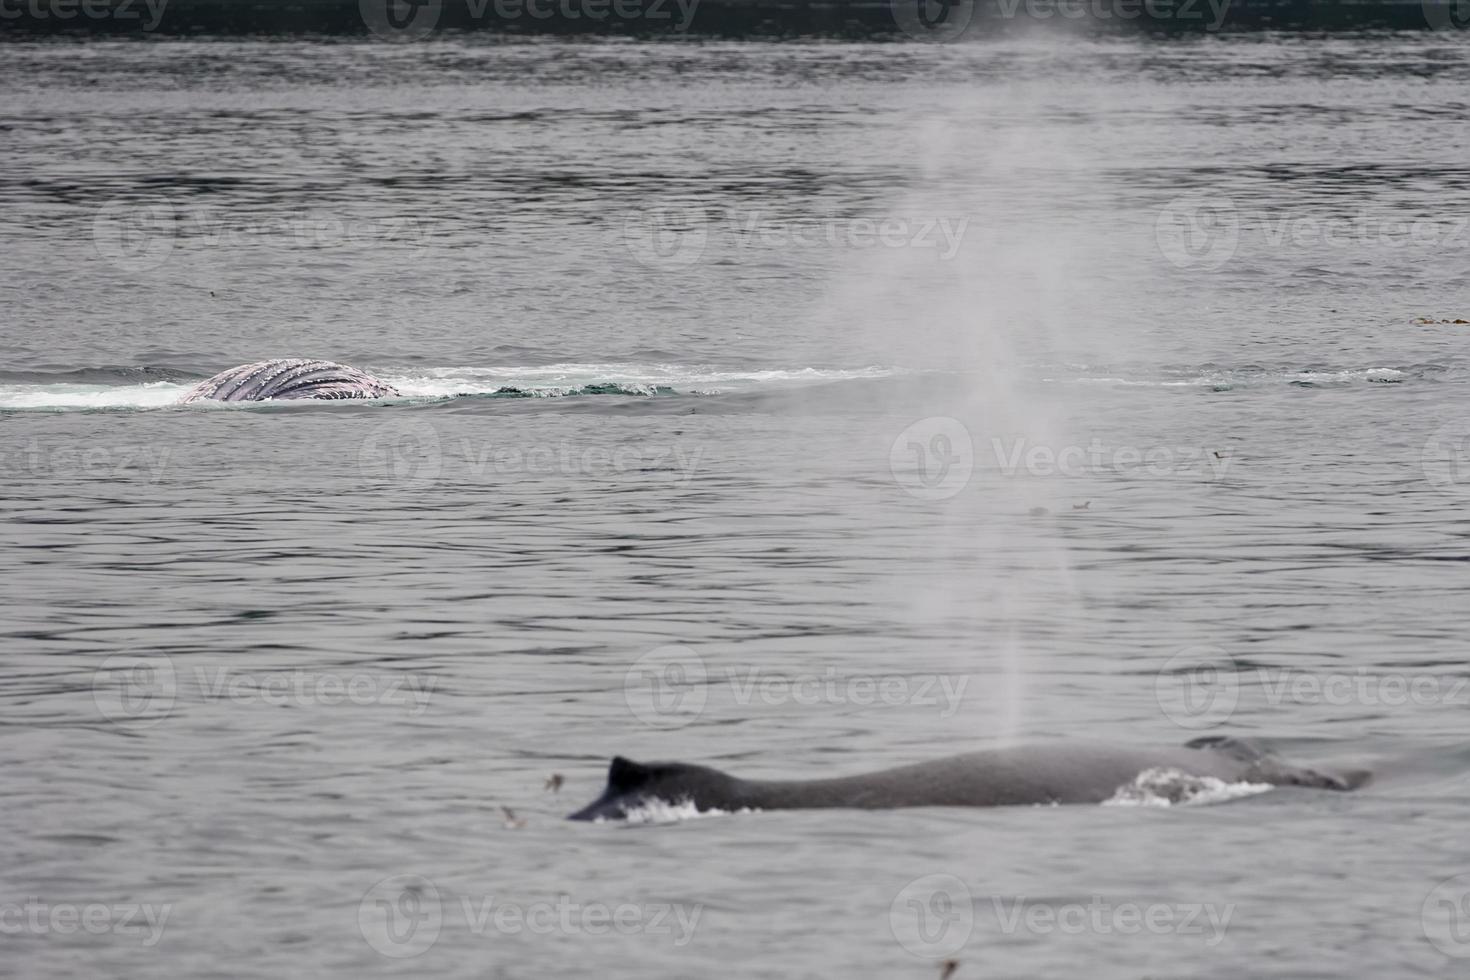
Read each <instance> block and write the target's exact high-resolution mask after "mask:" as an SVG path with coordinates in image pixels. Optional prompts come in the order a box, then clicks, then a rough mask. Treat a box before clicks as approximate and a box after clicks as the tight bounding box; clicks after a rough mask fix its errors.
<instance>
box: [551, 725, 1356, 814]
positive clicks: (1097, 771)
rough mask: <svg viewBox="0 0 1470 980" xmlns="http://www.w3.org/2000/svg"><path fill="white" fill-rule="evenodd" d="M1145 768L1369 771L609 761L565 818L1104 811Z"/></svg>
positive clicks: (1164, 760) (1313, 778)
mask: <svg viewBox="0 0 1470 980" xmlns="http://www.w3.org/2000/svg"><path fill="white" fill-rule="evenodd" d="M1150 769H1169V770H1177V771H1179V772H1181V773H1183V774H1185V775H1188V776H1195V777H1212V778H1215V779H1219V780H1221V781H1222V782H1225V783H1240V782H1248V783H1269V784H1271V785H1273V786H1307V787H1311V788H1314V789H1330V790H1344V791H1345V790H1351V789H1356V788H1357V787H1359V786H1361V785H1362V784H1363V783H1364V782H1366V781H1367V779H1368V773H1366V772H1361V771H1355V772H1346V773H1342V774H1336V773H1326V772H1318V771H1315V770H1312V769H1304V768H1301V767H1299V766H1293V765H1290V764H1288V763H1286V762H1285V761H1283V760H1282V759H1280V758H1278V757H1277V756H1276V755H1274V754H1273V753H1271V752H1269V751H1267V750H1266V749H1264V748H1262V747H1261V746H1259V745H1257V744H1256V743H1254V742H1249V741H1245V740H1242V739H1234V738H1223V737H1218V736H1211V737H1207V738H1200V739H1195V740H1194V741H1192V742H1190V743H1188V744H1187V745H1184V746H1182V747H1179V748H1170V749H1162V750H1150V749H1139V748H1129V747H1109V746H1103V745H1095V744H1090V743H1089V744H1085V745H1067V744H1052V745H1034V746H1020V747H1016V748H1005V749H989V750H985V751H981V752H969V753H966V754H964V755H955V756H950V757H949V758H946V759H938V760H936V761H934V762H921V763H918V764H917V765H911V766H900V767H898V768H896V769H884V770H882V771H880V772H873V773H866V774H863V775H858V776H841V777H837V778H833V779H810V780H750V779H740V778H738V777H736V776H731V775H730V774H728V773H724V772H721V771H720V770H718V769H710V768H708V767H705V766H696V765H689V764H687V763H682V762H656V763H638V762H632V761H630V760H628V759H624V758H623V757H621V756H618V757H617V758H614V759H613V760H612V764H611V765H610V766H609V767H608V773H607V788H606V790H605V791H604V792H603V794H602V796H601V797H599V798H598V799H597V800H595V801H594V802H593V803H591V804H590V805H588V806H587V807H584V808H583V809H581V810H578V811H577V812H576V813H573V814H571V815H570V816H569V819H571V820H597V819H606V820H621V819H625V818H626V817H627V816H628V814H629V812H630V811H633V810H637V809H640V808H642V807H645V806H648V805H649V804H652V803H660V802H661V803H666V804H670V805H676V806H677V805H688V804H692V805H693V806H694V807H695V809H697V810H701V811H703V810H723V811H730V812H733V811H737V810H746V809H750V810H795V809H811V808H827V807H852V808H858V809H869V810H876V809H888V808H894V807H910V806H1018V805H1026V804H1032V805H1035V804H1057V803H1102V802H1103V801H1105V800H1107V799H1109V798H1111V797H1112V796H1113V795H1114V794H1115V793H1117V791H1118V790H1119V789H1121V788H1123V787H1124V786H1125V785H1127V784H1129V783H1131V782H1132V781H1133V780H1134V779H1135V778H1137V777H1138V776H1139V775H1140V774H1142V773H1144V772H1146V771H1147V770H1150Z"/></svg>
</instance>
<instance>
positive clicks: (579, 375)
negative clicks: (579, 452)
mask: <svg viewBox="0 0 1470 980" xmlns="http://www.w3.org/2000/svg"><path fill="white" fill-rule="evenodd" d="M373 373H375V374H377V376H378V377H380V378H382V379H383V380H384V381H386V382H388V383H389V384H391V385H393V387H395V388H397V389H398V390H399V391H401V392H403V393H404V394H405V395H408V396H410V397H434V396H450V395H463V394H484V393H488V392H493V391H496V390H498V389H500V388H518V389H520V390H522V391H525V392H528V393H531V394H536V393H543V392H544V393H546V394H565V393H567V392H569V391H575V390H577V389H579V388H584V387H586V386H587V385H595V384H615V385H619V386H620V387H623V388H625V389H628V390H631V391H638V390H643V391H645V392H647V393H650V394H651V393H652V392H653V389H654V388H656V387H664V388H673V389H674V390H676V391H682V392H688V391H690V390H691V389H694V388H698V389H699V390H700V391H702V392H709V393H712V394H717V393H720V392H725V391H740V390H747V389H751V388H762V387H771V386H781V385H799V384H820V383H823V382H830V381H852V380H862V379H868V378H886V377H890V376H892V375H894V374H898V373H900V372H899V370H898V369H896V368H887V367H877V366H870V367H863V368H849V369H831V368H815V367H803V368H767V369H759V370H754V369H748V370H735V369H724V368H717V367H713V366H711V365H703V364H692V365H685V364H662V363H655V364H638V363H622V362H609V363H601V362H580V361H569V362H565V363H558V364H542V365H491V366H487V367H437V368H420V369H417V370H415V371H413V372H411V373H410V372H403V373H401V374H395V373H393V372H392V371H376V372H373Z"/></svg>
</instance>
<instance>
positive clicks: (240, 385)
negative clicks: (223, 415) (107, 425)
mask: <svg viewBox="0 0 1470 980" xmlns="http://www.w3.org/2000/svg"><path fill="white" fill-rule="evenodd" d="M397 396H398V391H397V389H395V388H394V387H393V386H392V385H389V384H384V383H383V382H381V381H379V380H378V379H377V378H375V377H373V376H372V375H370V374H367V373H366V372H363V371H359V370H358V369H357V368H354V367H348V366H347V365H345V364H337V363H336V362H334V361H311V360H307V359H305V358H300V357H287V358H278V359H276V360H271V361H256V362H255V363H254V364H242V365H240V366H239V367H236V368H230V369H229V370H228V371H222V372H220V373H219V374H216V375H215V376H214V377H212V378H210V379H209V380H207V381H201V382H199V383H198V384H197V385H195V386H194V387H193V388H191V389H189V390H188V391H187V392H185V393H184V397H182V398H180V399H179V404H181V405H187V404H189V403H191V402H205V401H211V402H264V401H281V400H290V399H305V398H324V399H337V398H394V397H397Z"/></svg>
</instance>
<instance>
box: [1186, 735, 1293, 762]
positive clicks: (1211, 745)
mask: <svg viewBox="0 0 1470 980" xmlns="http://www.w3.org/2000/svg"><path fill="white" fill-rule="evenodd" d="M1184 747H1185V748H1186V749H1213V750H1215V751H1216V752H1223V753H1224V754H1225V755H1228V756H1230V757H1231V758H1232V759H1238V760H1240V761H1241V762H1260V761H1261V760H1263V759H1269V758H1271V757H1272V756H1273V753H1272V752H1271V750H1270V749H1268V748H1266V747H1265V746H1264V745H1262V744H1261V743H1260V742H1257V741H1255V740H1254V739H1249V738H1235V737H1234V736H1232V735H1205V736H1203V737H1201V738H1196V739H1191V740H1189V741H1188V742H1185V743H1184Z"/></svg>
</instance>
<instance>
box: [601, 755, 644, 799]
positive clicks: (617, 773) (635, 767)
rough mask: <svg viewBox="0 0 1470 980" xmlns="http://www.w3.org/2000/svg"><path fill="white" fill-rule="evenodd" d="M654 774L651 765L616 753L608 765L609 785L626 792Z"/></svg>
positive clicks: (610, 787)
mask: <svg viewBox="0 0 1470 980" xmlns="http://www.w3.org/2000/svg"><path fill="white" fill-rule="evenodd" d="M652 775H653V770H652V769H651V768H650V767H648V766H645V765H643V764H642V763H639V762H634V761H633V760H632V759H625V758H623V757H622V756H620V755H615V756H613V760H612V764H611V765H609V766H608V767H607V787H608V789H613V790H617V791H619V792H622V793H626V792H627V791H628V790H631V789H637V788H638V787H639V786H642V785H643V784H644V783H646V782H648V780H649V777H651V776H652Z"/></svg>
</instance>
